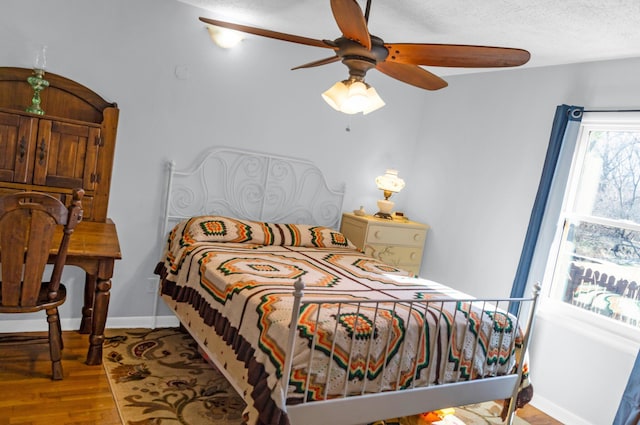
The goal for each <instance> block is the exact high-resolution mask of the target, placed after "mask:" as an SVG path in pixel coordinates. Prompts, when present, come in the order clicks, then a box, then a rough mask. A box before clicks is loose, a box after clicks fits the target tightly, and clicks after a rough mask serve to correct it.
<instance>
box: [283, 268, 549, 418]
mask: <svg viewBox="0 0 640 425" xmlns="http://www.w3.org/2000/svg"><path fill="white" fill-rule="evenodd" d="M539 294H540V286H539V285H536V286H535V288H534V291H533V294H532V296H531V297H530V298H508V299H475V298H468V299H450V298H447V299H441V298H439V299H428V300H427V299H423V300H417V299H398V300H394V301H389V300H388V299H387V300H361V301H353V300H348V301H337V300H336V299H335V298H328V299H304V298H303V295H304V284H303V283H302V281H301V280H298V281H297V282H296V283H295V285H294V297H295V301H294V306H293V314H292V318H291V323H299V321H300V311H301V308H303V307H304V306H305V305H310V304H315V305H316V306H317V308H316V310H317V312H318V313H317V317H320V310H321V309H322V308H323V305H327V304H330V305H332V307H333V308H334V309H335V308H337V310H338V312H340V311H341V310H342V309H344V310H345V311H346V310H347V309H349V311H354V310H355V311H356V315H355V317H356V319H355V321H356V323H353V325H352V326H353V327H354V328H357V320H358V319H357V317H358V314H357V312H359V311H360V309H364V308H365V307H366V308H368V309H369V311H371V310H374V311H375V312H376V313H375V314H377V312H378V311H379V310H382V309H386V310H391V311H393V312H395V311H396V309H397V308H398V306H400V305H403V306H405V307H409V308H410V309H411V310H414V311H418V312H423V313H426V311H427V310H432V309H435V310H436V311H438V310H439V311H441V312H442V310H444V307H445V306H446V305H447V304H451V303H463V304H462V305H464V306H465V307H464V308H463V311H464V312H470V311H473V312H474V313H476V316H478V315H479V316H480V317H482V316H485V313H488V314H489V315H490V316H492V317H493V319H492V320H493V322H492V323H490V325H489V328H490V329H496V328H497V327H499V326H500V325H501V323H497V320H498V319H497V318H498V317H504V316H501V315H497V314H495V313H496V312H498V311H499V312H502V313H506V312H507V311H515V314H513V315H512V316H511V321H512V326H513V329H521V330H522V331H523V335H522V339H521V344H520V346H519V347H518V349H517V350H516V347H515V344H516V338H513V337H511V338H509V339H508V340H506V341H504V340H503V338H504V337H505V332H500V333H498V334H496V335H497V338H498V339H499V342H498V347H505V344H506V348H504V349H503V348H500V350H499V353H498V357H499V358H500V357H501V356H500V354H501V353H502V354H503V355H505V356H509V355H510V354H509V353H515V355H516V359H515V363H516V365H517V367H516V368H514V369H513V370H511V371H496V368H495V367H491V365H489V364H487V363H486V360H485V366H487V370H488V371H489V373H488V374H486V375H485V376H480V377H475V378H474V379H473V380H468V379H465V378H461V376H460V375H461V374H460V371H459V370H458V371H457V373H453V374H452V375H451V376H449V379H446V380H441V381H440V382H436V383H433V384H429V385H428V386H416V385H415V382H416V379H413V380H412V383H411V385H409V386H408V387H406V388H399V385H398V383H399V382H400V376H397V377H396V378H391V379H392V380H394V379H395V382H387V381H384V382H383V383H382V384H380V383H378V384H374V385H371V384H370V382H369V381H368V379H367V378H366V377H365V378H364V379H362V381H361V383H360V384H359V385H360V389H359V390H358V391H354V390H353V380H351V381H349V382H345V385H344V391H343V392H342V394H341V395H337V396H336V395H335V394H331V395H329V394H327V392H326V389H325V393H324V395H323V396H322V400H313V401H306V400H308V397H307V396H308V391H309V383H308V382H307V383H306V385H305V394H304V395H303V397H302V400H304V401H302V402H301V403H300V404H294V405H288V406H287V414H288V415H289V418H290V421H291V423H292V424H294V425H297V424H302V423H303V424H305V425H315V424H318V425H320V424H325V423H326V413H324V414H323V413H322V412H327V410H325V409H327V408H330V411H331V412H332V424H333V425H348V424H353V425H356V424H361V423H369V422H375V421H376V420H380V418H392V417H397V416H407V415H409V414H419V413H423V412H428V411H432V410H437V409H443V408H446V407H455V406H450V405H449V404H450V402H451V400H456V405H458V406H462V405H466V404H472V403H479V402H483V401H490V400H509V409H508V413H507V419H506V423H507V424H511V423H512V420H513V413H514V412H515V404H516V403H515V401H516V398H517V395H518V390H519V388H520V382H521V380H522V374H523V367H524V364H525V353H526V350H527V347H528V344H529V340H530V335H531V331H532V328H533V321H534V317H535V310H536V305H537V300H538V296H539ZM336 306H337V307H336ZM453 311H455V313H454V321H455V320H456V317H455V314H458V310H457V309H453ZM460 315H461V316H462V317H460V318H459V319H458V320H466V322H464V324H463V326H462V327H463V328H464V332H465V335H463V337H462V339H463V340H464V339H465V337H466V332H468V331H469V329H470V328H471V327H472V325H471V324H470V320H471V319H469V318H468V317H466V318H464V319H463V317H464V313H460ZM443 316H444V314H442V313H440V315H439V317H438V319H437V323H435V326H434V327H435V329H436V335H435V337H432V338H431V340H432V342H430V344H432V346H431V347H430V350H429V351H430V352H434V350H435V344H436V340H440V341H442V339H441V338H439V335H437V333H438V331H439V330H440V329H443V328H442V327H441V321H442V320H443ZM467 316H468V315H467ZM374 317H375V316H374ZM408 317H409V319H408V320H410V318H411V316H410V315H409V316H408ZM374 322H375V320H374ZM336 326H337V324H336ZM421 326H422V327H423V328H422V330H421V334H422V335H424V334H425V333H426V331H425V329H424V327H425V326H429V325H428V324H427V322H426V321H425V322H424V323H423V324H422V325H421ZM406 327H408V323H407V324H406ZM313 328H314V329H315V330H316V333H315V334H314V335H313V337H312V340H311V351H312V352H313V351H314V349H315V345H316V342H317V338H318V335H317V330H318V329H319V326H314V327H313ZM297 329H298V326H297V325H296V326H291V327H290V328H289V341H288V354H287V356H286V358H285V359H286V360H285V365H284V367H285V369H284V372H285V373H284V374H283V386H284V388H288V385H289V381H290V376H291V372H292V364H291V359H292V358H294V357H295V355H296V351H295V348H294V347H295V338H296V332H297ZM491 332H493V331H491ZM454 334H455V333H451V334H449V335H447V336H445V337H446V339H445V341H446V344H447V347H446V351H444V352H445V353H449V350H450V348H451V345H452V344H453V343H454V342H453V341H452V339H453V338H452V336H451V335H454ZM511 335H514V334H513V333H512V334H511ZM470 336H471V335H470ZM493 336H494V335H493V334H490V336H489V337H490V338H492V337H493ZM351 338H352V342H351V343H352V344H353V342H354V341H355V338H356V333H355V332H354V333H353V334H352V337H351ZM473 338H474V343H473V345H472V347H473V348H472V350H473V354H472V356H471V358H472V359H475V357H476V350H477V349H478V347H479V346H480V342H479V338H480V332H478V333H477V334H476V335H475V336H474V337H473ZM370 341H372V340H370ZM503 343H504V344H503ZM371 344H372V342H370V343H369V347H370V346H371ZM387 344H388V341H387ZM405 346H406V344H403V348H402V349H403V350H404V349H405V348H404V347H405ZM388 348H389V347H388V345H387V347H385V352H388ZM335 349H336V347H335V343H334V344H333V346H332V347H331V351H330V353H328V358H329V359H331V358H333V357H334V353H335ZM369 349H370V348H369ZM367 354H368V353H367ZM401 356H402V358H405V357H406V356H409V357H410V358H412V359H416V358H417V357H418V355H417V353H406V352H402V353H401ZM489 358H490V357H489V356H487V359H489ZM352 361H353V359H352V358H351V354H350V355H349V360H348V362H349V363H348V365H347V370H349V369H350V366H351V362H352ZM368 362H369V360H368V356H367V365H366V366H365V370H367V369H368V366H369V365H368ZM331 363H332V362H329V364H328V365H327V368H328V369H330V368H331ZM430 363H431V364H432V363H435V362H430ZM431 364H430V365H429V367H428V368H427V376H429V375H430V373H431V371H430V370H429V368H431V367H432V365H431ZM412 367H413V372H412V373H413V376H414V378H415V377H417V376H418V375H419V372H418V371H417V361H414V362H413V366H412ZM306 369H307V376H313V375H314V374H315V372H316V371H315V370H314V366H313V364H312V361H311V359H310V360H309V362H308V364H307V366H306ZM454 372H456V371H455V370H454ZM328 374H329V373H328V372H327V375H328ZM347 375H348V374H347ZM365 376H366V374H365ZM441 379H442V378H441ZM347 380H348V378H346V379H345V381H347ZM348 385H350V389H349V390H347V387H348ZM385 386H389V387H392V388H397V389H396V390H393V391H382V392H378V391H379V390H377V389H376V388H380V387H385ZM316 398H317V397H316ZM396 399H397V400H401V401H399V402H398V403H395V402H394V400H396ZM411 412H412V413H411ZM336 419H337V420H336Z"/></svg>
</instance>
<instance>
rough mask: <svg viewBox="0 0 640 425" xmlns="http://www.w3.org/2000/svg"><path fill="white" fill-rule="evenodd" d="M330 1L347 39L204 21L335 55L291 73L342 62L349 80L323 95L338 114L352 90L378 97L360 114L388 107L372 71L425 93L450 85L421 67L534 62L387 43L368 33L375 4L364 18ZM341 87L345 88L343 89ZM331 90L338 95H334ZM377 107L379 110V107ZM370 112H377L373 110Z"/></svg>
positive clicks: (348, 2) (452, 47)
mask: <svg viewBox="0 0 640 425" xmlns="http://www.w3.org/2000/svg"><path fill="white" fill-rule="evenodd" d="M330 1H331V11H332V13H333V17H334V19H335V20H336V23H337V24H338V28H339V29H340V31H341V32H342V36H341V37H338V38H336V39H335V40H317V39H313V38H308V37H302V36H298V35H292V34H285V33H282V32H277V31H271V30H266V29H262V28H255V27H249V26H246V25H240V24H234V23H230V22H224V21H219V20H215V19H208V18H203V17H201V18H200V20H201V21H202V22H205V23H207V24H209V25H214V26H217V27H222V28H227V29H231V30H235V31H241V32H245V33H249V34H254V35H259V36H262V37H268V38H273V39H277V40H283V41H289V42H292V43H298V44H304V45H308V46H314V47H321V48H326V49H332V50H333V51H334V54H333V56H330V57H328V58H324V59H320V60H316V61H313V62H309V63H306V64H303V65H299V66H296V67H294V68H292V69H294V70H295V69H301V68H311V67H316V66H320V65H326V64H330V63H333V62H337V61H342V63H344V64H345V65H346V66H347V68H348V69H349V79H348V80H344V81H341V82H338V83H336V85H334V86H333V87H332V88H331V89H329V90H328V91H327V92H325V93H324V94H323V97H325V100H326V101H327V102H328V103H329V104H330V105H331V106H333V107H334V108H335V109H338V110H342V109H341V107H340V106H341V105H340V104H339V103H343V102H344V101H345V99H346V98H348V91H349V90H352V91H354V92H357V93H358V94H359V95H360V97H362V96H365V97H366V96H369V95H370V96H374V97H377V100H374V104H372V105H369V107H368V108H367V107H366V106H365V107H364V108H360V106H361V105H359V106H358V107H357V108H356V109H358V108H359V109H362V110H356V111H355V112H364V113H367V112H371V111H372V110H375V109H377V108H379V107H381V106H383V105H384V102H382V99H380V98H379V96H377V93H375V90H374V89H373V88H372V87H371V86H369V85H368V84H366V83H365V82H364V77H365V74H366V73H367V71H369V70H370V69H372V68H375V69H377V70H378V71H380V72H382V73H383V74H386V75H388V76H389V77H392V78H395V79H397V80H400V81H402V82H404V83H407V84H411V85H413V86H416V87H419V88H422V89H426V90H438V89H441V88H444V87H446V86H447V82H446V81H445V80H443V79H442V78H440V77H438V76H437V75H435V74H433V73H431V72H429V71H427V70H426V69H424V68H422V67H421V65H425V66H442V67H460V68H494V67H511V66H519V65H523V64H525V63H527V61H528V60H529V58H530V54H529V52H528V51H526V50H523V49H515V48H505V47H488V46H472V45H460V44H430V43H385V42H384V41H383V40H382V39H381V38H379V37H376V36H375V35H372V34H370V33H369V29H368V25H367V23H368V21H369V11H370V9H371V0H367V2H366V6H365V11H364V12H363V11H362V9H361V8H360V6H359V5H358V3H357V1H356V0H330ZM357 83H360V84H357ZM340 84H341V85H342V86H341V87H338V85H340ZM334 89H336V90H337V92H336V91H335V90H334ZM332 90H334V92H333V93H330V92H331V91H332ZM345 96H346V97H345ZM360 100H361V101H362V99H360ZM360 103H363V102H360ZM380 103H381V104H380ZM376 105H378V106H377V107H375V106H376ZM336 106H338V107H336ZM371 107H375V108H374V109H370V108H371ZM352 111H353V107H348V108H347V110H342V112H347V113H355V112H352Z"/></svg>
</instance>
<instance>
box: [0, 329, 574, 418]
mask: <svg viewBox="0 0 640 425" xmlns="http://www.w3.org/2000/svg"><path fill="white" fill-rule="evenodd" d="M29 335H35V334H29ZM39 335H41V334H39ZM63 339H64V344H65V346H64V350H63V358H62V365H63V368H64V380H62V381H51V379H50V376H51V363H50V361H49V351H48V347H47V345H46V344H40V345H23V346H19V347H11V348H9V347H6V346H1V347H0V395H2V396H1V397H0V425H89V424H100V425H121V422H120V418H119V416H118V411H117V409H116V405H115V403H114V401H113V398H112V396H111V392H110V390H109V384H108V382H107V378H106V376H105V372H104V369H103V367H102V366H87V365H85V364H84V360H85V358H86V355H87V347H88V338H87V336H86V335H80V334H78V333H77V332H64V333H63ZM518 416H520V417H522V418H523V419H525V420H527V421H528V422H529V423H530V424H531V425H562V423H561V422H558V421H556V420H554V419H553V418H550V417H549V416H547V415H545V414H544V413H542V412H540V411H539V410H537V409H535V408H533V407H531V406H527V407H525V408H524V409H520V410H519V411H518Z"/></svg>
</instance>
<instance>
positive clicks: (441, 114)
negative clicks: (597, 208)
mask: <svg viewBox="0 0 640 425" xmlns="http://www.w3.org/2000/svg"><path fill="white" fill-rule="evenodd" d="M36 10H37V13H36V12H35V11H36ZM205 14H206V13H205V12H203V11H201V10H198V9H196V8H193V7H190V6H187V5H184V4H182V3H179V2H177V1H175V0H110V1H99V0H55V1H50V0H4V1H3V2H2V3H1V4H0V48H1V51H2V58H3V62H2V63H1V64H0V65H3V66H23V67H30V66H31V63H32V60H33V57H34V53H33V52H34V48H35V46H36V45H37V44H41V43H46V44H47V45H48V46H49V49H48V69H49V70H50V72H54V73H57V74H61V75H63V76H65V77H68V78H71V79H74V80H76V81H79V82H80V83H82V84H85V85H86V86H88V87H90V88H92V89H93V90H95V91H96V92H97V93H99V94H100V95H102V96H103V97H105V98H106V99H107V100H110V101H115V102H117V103H118V105H119V107H120V109H121V114H120V125H119V129H118V142H117V148H116V158H115V168H114V176H113V181H112V192H111V201H110V208H109V215H110V217H111V218H112V219H113V220H114V221H115V222H116V224H117V227H118V231H119V235H120V242H121V246H122V252H123V259H122V260H121V261H119V262H118V263H117V264H116V269H115V275H114V279H113V288H112V298H111V306H110V309H109V317H110V319H109V321H108V324H109V323H115V322H116V321H118V323H125V324H126V323H127V318H130V320H131V321H134V320H135V319H136V318H139V317H148V316H150V315H151V314H152V312H153V309H154V303H155V300H153V297H151V296H150V295H149V294H148V292H147V290H148V289H147V287H148V281H149V278H152V277H153V274H152V270H153V268H154V266H155V263H156V262H157V261H158V257H159V248H158V243H159V237H158V230H159V225H160V214H161V198H162V190H163V184H164V178H165V174H164V162H165V161H166V160H168V159H174V160H175V161H176V162H177V164H178V166H179V167H186V166H188V165H189V164H190V161H191V160H192V159H194V158H195V156H196V155H197V153H198V152H199V151H201V150H202V149H205V148H206V147H208V146H213V145H231V146H239V147H244V148H250V149H253V150H262V151H268V152H273V153H278V154H285V155H291V156H300V157H305V158H308V159H311V160H313V161H314V162H316V163H317V164H319V165H320V167H321V168H322V169H323V170H324V171H325V172H326V173H327V175H328V176H329V184H330V185H332V186H337V185H339V184H341V183H343V182H346V184H347V196H346V200H345V210H351V209H353V208H357V207H358V206H360V205H364V206H365V208H366V209H367V210H369V211H374V210H375V208H376V207H375V201H376V199H378V197H379V195H380V194H379V193H377V192H378V191H377V190H376V189H375V186H374V184H373V179H374V178H375V176H377V175H379V174H380V173H381V172H382V171H384V169H385V168H387V167H390V166H393V167H396V168H398V169H399V170H400V173H401V176H402V177H404V178H405V180H406V181H407V187H406V189H405V190H404V191H403V192H401V193H400V194H398V195H397V196H394V200H395V201H396V206H397V209H401V210H404V211H405V212H406V213H407V214H408V215H409V217H410V218H412V219H415V220H419V221H424V222H427V223H428V224H429V225H431V231H430V232H429V235H428V238H427V246H426V252H425V259H424V260H425V261H424V263H423V264H424V265H423V273H422V274H423V276H425V277H428V278H432V279H435V280H438V281H441V282H443V283H446V284H450V285H452V286H456V287H458V288H459V289H461V290H463V291H466V292H469V293H471V294H473V295H483V296H493V295H496V296H506V295H508V294H509V291H510V287H511V284H512V280H513V276H514V272H515V269H516V267H517V263H518V259H519V256H520V250H521V247H522V241H523V238H524V235H525V232H526V228H527V223H528V221H529V214H530V211H531V206H532V204H533V200H534V197H535V193H536V189H537V185H538V180H539V177H540V172H541V169H542V164H543V160H544V155H545V152H546V147H547V143H548V138H549V132H550V129H551V121H552V119H553V114H554V110H555V106H556V105H558V104H561V103H568V104H579V105H584V106H587V107H608V106H611V107H620V108H624V107H637V106H639V105H638V103H640V100H638V99H640V82H639V81H638V79H637V75H638V74H639V71H640V60H639V59H630V60H626V61H612V62H603V63H594V64H583V65H571V66H561V67H553V68H541V69H516V70H507V71H501V72H496V73H481V74H471V75H458V76H455V77H447V78H446V79H447V80H448V81H449V83H450V85H449V87H448V88H446V89H444V90H441V91H438V92H425V91H421V90H418V89H415V88H413V87H410V86H408V85H405V84H402V83H399V82H396V81H394V80H392V79H390V78H388V77H386V76H383V75H381V74H379V73H376V72H375V71H372V72H371V73H370V75H369V76H368V81H369V82H370V83H372V84H373V85H374V86H375V87H376V89H377V90H378V92H379V93H380V95H381V96H382V97H383V98H384V99H385V101H386V102H387V106H385V107H384V108H382V109H381V110H379V111H376V112H374V113H372V114H370V115H367V116H365V117H362V116H354V117H348V116H345V115H341V114H338V113H336V112H335V111H333V110H332V109H330V108H329V107H327V106H326V105H325V104H324V102H323V101H322V100H321V99H320V96H319V94H320V93H321V92H322V91H324V90H325V89H326V88H328V87H329V86H330V85H331V84H333V83H334V82H335V81H337V80H339V79H343V78H345V77H346V75H347V74H346V68H345V67H344V66H343V65H341V64H339V63H338V64H332V65H328V66H324V67H319V68H314V69H307V70H299V71H295V72H294V71H289V69H290V68H291V67H293V66H295V65H298V64H302V63H306V62H309V61H311V60H315V59H318V58H321V57H325V56H326V51H324V50H322V49H315V48H313V47H308V46H298V45H293V44H288V43H284V42H278V41H272V40H266V39H260V38H255V37H253V38H251V39H249V40H247V41H245V42H244V43H243V44H242V45H241V47H240V48H239V49H237V50H233V51H226V50H221V49H219V48H217V47H215V46H214V45H213V44H212V43H211V41H210V40H209V38H208V36H207V33H206V30H205V29H204V27H203V25H201V24H200V22H199V21H198V20H197V17H198V16H200V15H205ZM176 70H179V71H181V72H178V73H176ZM178 75H185V76H186V78H183V77H178ZM28 101H29V100H28V99H25V104H26V103H28ZM347 128H349V129H350V131H346V129H347ZM65 277H66V280H67V284H68V286H69V287H70V289H71V294H70V296H69V300H68V301H67V303H66V304H65V306H64V308H63V310H62V312H61V314H62V316H63V318H64V319H65V320H67V323H70V322H73V321H74V320H77V318H78V317H79V316H80V308H81V300H82V293H81V291H82V284H83V279H82V276H81V274H80V273H78V272H67V273H66V274H65ZM160 314H161V315H163V314H164V315H168V314H170V313H169V312H168V311H167V310H166V309H165V308H163V307H162V306H161V307H160ZM3 320H4V318H3ZM571 332H572V331H571V329H568V328H567V329H565V328H563V326H561V325H554V326H551V325H550V324H549V323H546V324H545V323H543V324H542V325H541V326H540V327H539V332H538V333H537V334H536V335H535V340H534V343H535V344H536V349H535V350H534V351H533V352H532V359H531V363H532V368H533V372H532V373H533V379H534V385H535V388H536V395H537V397H538V398H539V399H540V400H543V401H547V400H552V402H551V403H547V406H549V407H550V408H556V411H558V412H559V410H560V409H558V407H559V408H564V409H568V411H567V412H559V413H560V414H562V415H564V416H563V417H568V418H571V420H583V419H580V418H577V417H576V416H573V415H583V418H586V419H584V420H585V421H586V422H585V423H589V422H590V423H592V424H598V425H600V424H603V423H610V419H611V418H612V415H611V412H612V411H615V407H616V406H617V401H616V400H619V393H620V392H621V391H622V388H624V385H625V383H626V376H627V374H628V371H629V370H630V368H631V362H632V359H630V357H631V356H628V355H626V354H625V355H618V353H619V352H618V351H617V350H616V349H615V348H611V347H602V346H600V348H599V350H600V351H599V353H601V355H603V356H607V355H611V356H612V358H616V363H614V364H611V365H610V369H609V371H608V373H606V374H605V373H600V372H599V373H598V374H596V375H591V374H589V373H588V372H586V371H588V370H590V366H589V364H585V363H582V362H581V359H582V356H581V354H583V353H585V352H592V351H593V348H594V345H595V344H598V342H597V341H594V340H593V339H589V338H587V337H584V336H583V337H578V338H568V336H569V335H573V334H572V333H571ZM549 353H558V357H560V358H561V363H560V364H562V365H565V367H566V368H567V369H571V370H575V371H585V373H584V374H580V376H579V379H578V377H577V376H576V375H578V374H575V373H574V374H571V379H566V380H565V379H561V377H560V374H559V373H554V374H550V373H548V372H549V371H551V370H553V371H554V372H555V371H556V369H555V367H556V366H553V365H552V364H551V361H552V360H555V359H551V358H549V357H550V356H549ZM603 386H605V387H607V388H614V389H615V390H614V391H610V392H609V393H610V396H609V398H605V399H604V400H605V401H604V402H606V403H607V405H603V401H601V400H602V399H601V398H600V396H601V394H600V393H601V388H603ZM576 388H581V389H582V391H581V392H580V393H576V392H575V389H576ZM616 391H617V392H616ZM578 394H579V397H578ZM612 401H613V402H612ZM576 418H577V419H576ZM569 423H571V422H569ZM574 423H578V422H574Z"/></svg>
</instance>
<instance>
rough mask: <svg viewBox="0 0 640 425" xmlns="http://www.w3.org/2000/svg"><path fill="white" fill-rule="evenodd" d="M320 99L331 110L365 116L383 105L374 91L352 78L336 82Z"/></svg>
mask: <svg viewBox="0 0 640 425" xmlns="http://www.w3.org/2000/svg"><path fill="white" fill-rule="evenodd" d="M322 98H323V99H324V100H325V102H327V103H328V104H329V106H331V107H332V108H333V109H335V110H336V111H339V112H343V113H345V114H357V113H358V112H362V113H363V114H365V115H366V114H368V113H370V112H373V111H375V110H376V109H379V108H381V107H383V106H384V105H385V103H384V101H383V100H382V99H381V98H380V96H379V95H378V93H377V92H376V89H374V88H373V87H371V86H370V85H368V84H367V83H365V82H364V81H362V80H357V79H353V78H350V79H348V80H344V81H338V82H337V83H335V84H334V85H333V86H331V88H329V90H327V91H325V92H324V93H322Z"/></svg>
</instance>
